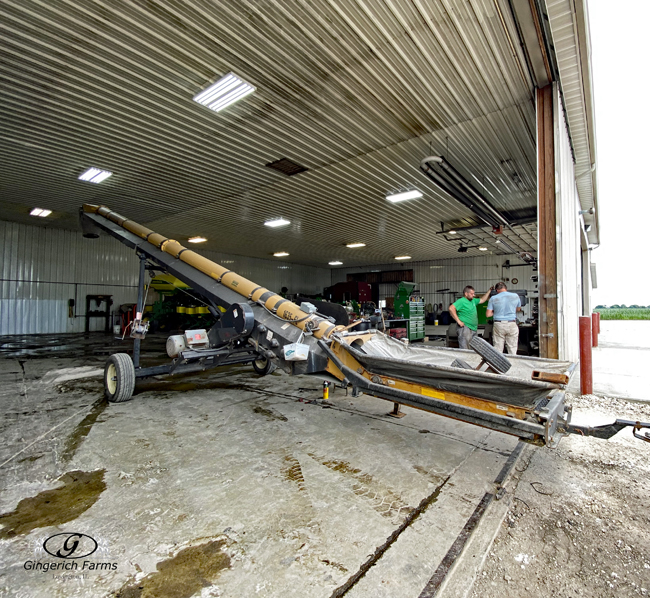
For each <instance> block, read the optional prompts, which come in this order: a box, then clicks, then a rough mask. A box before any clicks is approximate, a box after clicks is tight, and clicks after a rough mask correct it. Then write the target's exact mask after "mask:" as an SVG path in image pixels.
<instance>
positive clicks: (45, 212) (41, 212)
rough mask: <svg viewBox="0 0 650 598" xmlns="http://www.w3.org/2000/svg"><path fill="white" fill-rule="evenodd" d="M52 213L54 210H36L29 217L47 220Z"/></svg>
mask: <svg viewBox="0 0 650 598" xmlns="http://www.w3.org/2000/svg"><path fill="white" fill-rule="evenodd" d="M51 213H52V210H44V209H43V208H34V209H32V211H31V212H30V213H29V215H30V216H40V217H41V218H45V217H46V216H49V215H50V214H51Z"/></svg>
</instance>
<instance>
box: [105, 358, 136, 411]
mask: <svg viewBox="0 0 650 598" xmlns="http://www.w3.org/2000/svg"><path fill="white" fill-rule="evenodd" d="M134 388H135V367H134V366H133V361H132V360H131V356H130V355H128V354H127V353H115V354H114V355H111V356H110V357H109V358H108V361H107V362H106V366H105V367H104V394H105V395H106V398H107V399H108V401H109V402H110V403H123V402H124V401H128V400H130V399H131V398H132V397H133V389H134Z"/></svg>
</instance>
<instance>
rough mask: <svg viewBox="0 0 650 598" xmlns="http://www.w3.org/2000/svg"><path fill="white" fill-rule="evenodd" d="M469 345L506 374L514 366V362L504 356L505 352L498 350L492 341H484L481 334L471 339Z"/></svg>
mask: <svg viewBox="0 0 650 598" xmlns="http://www.w3.org/2000/svg"><path fill="white" fill-rule="evenodd" d="M469 346H470V347H471V348H472V349H474V351H476V352H477V353H478V354H479V355H480V356H481V357H482V358H483V359H485V362H486V363H488V364H489V365H490V366H491V367H492V368H494V369H495V370H496V371H497V372H499V373H500V374H505V373H506V372H507V371H508V370H509V369H510V368H511V367H512V364H511V363H510V361H508V359H506V358H505V357H504V355H503V353H500V352H499V351H497V350H496V349H495V348H494V347H493V346H492V345H491V344H490V343H488V342H486V341H484V340H483V339H482V338H481V337H480V336H475V337H474V338H473V339H472V340H471V341H470V343H469Z"/></svg>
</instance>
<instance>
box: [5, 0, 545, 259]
mask: <svg viewBox="0 0 650 598" xmlns="http://www.w3.org/2000/svg"><path fill="white" fill-rule="evenodd" d="M0 14H1V15H2V18H1V19H0V35H1V37H2V40H1V41H0V73H1V76H2V79H3V85H2V90H1V91H0V112H1V116H0V119H1V121H2V131H1V132H0V151H2V155H3V160H2V164H0V176H1V177H2V182H1V188H0V191H1V193H2V202H3V215H2V218H3V219H6V220H16V221H23V222H26V221H29V222H30V223H32V224H34V223H37V224H48V225H51V226H60V227H63V228H74V227H76V221H77V219H76V212H77V210H78V208H79V206H80V205H81V204H82V203H84V202H94V203H105V204H107V205H109V206H110V207H112V208H113V209H115V210H117V211H120V212H122V213H124V215H126V216H128V217H130V218H133V219H135V220H138V221H141V222H143V223H146V224H148V226H150V227H151V228H154V229H155V230H159V231H160V232H162V233H164V234H166V235H169V236H171V237H173V238H176V239H179V240H181V241H183V240H184V239H185V238H186V237H187V236H191V235H194V234H203V235H205V236H207V237H208V239H209V241H208V243H207V244H206V249H212V250H216V251H222V252H228V253H239V254H243V255H249V256H255V257H268V256H269V254H270V253H272V252H273V251H278V250H280V249H284V250H287V251H289V252H290V253H291V256H290V257H289V258H285V259H287V260H288V261H294V262H298V263H305V264H312V265H318V266H323V265H326V263H327V262H328V261H330V260H332V259H337V258H338V259H341V260H342V261H345V262H346V265H347V264H349V265H364V264H371V263H382V262H386V260H390V259H392V257H393V256H394V255H396V254H403V253H408V254H409V255H411V256H412V257H413V258H414V259H419V260H424V259H433V258H441V257H451V256H452V255H454V254H455V252H456V249H457V248H456V246H455V245H450V244H449V243H448V242H446V241H445V240H444V238H442V237H441V235H436V234H435V233H436V232H437V231H439V230H440V222H446V223H448V224H453V225H454V226H461V225H468V226H469V225H473V224H476V219H475V217H474V216H473V214H472V213H471V212H470V211H468V210H467V209H466V208H465V207H463V206H462V205H460V204H458V203H457V202H456V201H454V200H452V199H451V198H450V197H449V196H447V195H446V194H444V193H443V192H441V191H440V190H439V189H438V188H437V187H436V186H435V185H433V184H432V183H431V182H430V181H429V179H427V178H426V177H425V176H424V175H423V174H422V173H421V172H420V170H419V164H420V161H421V160H422V159H423V158H424V157H426V156H427V155H430V154H443V155H445V156H446V157H447V159H448V160H449V161H450V162H451V163H452V164H453V165H454V166H455V167H456V168H457V169H458V170H460V171H461V172H462V173H463V174H464V175H465V176H466V177H467V179H468V180H470V181H471V182H472V183H473V184H474V185H475V186H476V188H477V189H480V190H481V191H482V192H483V193H484V194H485V195H486V197H488V198H489V200H490V201H491V202H492V203H493V204H494V205H495V206H496V207H497V208H498V209H500V210H506V211H511V212H512V211H518V210H525V209H531V208H533V207H534V206H535V203H536V200H535V139H534V127H535V112H534V106H533V104H532V100H531V91H530V89H531V86H530V82H529V81H528V80H527V78H526V75H525V74H524V73H525V69H524V68H523V67H522V65H523V64H525V63H524V60H523V57H522V56H521V55H520V48H519V44H518V42H517V38H516V30H515V27H514V24H513V23H512V17H511V14H510V12H509V8H508V2H507V0H470V1H467V0H462V1H461V0H372V1H371V0H356V1H353V0H345V1H343V0H329V1H326V0H319V1H315V0H312V1H307V0H286V1H281V0H276V1H271V0H269V1H267V2H264V3H263V4H262V3H259V2H256V1H253V0H250V1H244V0H239V1H233V0H228V1H226V0H224V1H222V2H217V1H212V0H211V1H207V0H194V1H193V2H191V3H189V2H180V1H171V0H170V1H167V2H149V1H145V0H132V1H130V2H119V3H114V2H91V1H89V0H74V1H72V0H70V1H66V0H59V1H58V2H56V3H53V2H49V1H37V0H4V1H3V3H2V6H1V7H0ZM230 71H233V72H235V73H236V74H237V75H238V76H240V77H242V78H244V79H245V80H246V81H248V82H250V83H252V84H253V85H255V86H256V87H257V90H256V92H255V93H253V94H251V95H249V96H247V97H246V98H245V99H243V100H242V101H240V102H238V103H236V104H233V105H232V106H230V107H228V108H227V109H225V110H224V111H222V112H220V113H214V112H212V111H210V110H208V109H207V108H205V107H203V106H200V105H198V104H196V103H195V102H193V101H192V97H193V96H194V95H195V94H196V93H197V92H198V91H199V90H200V89H202V88H204V87H206V86H207V85H209V84H210V83H211V82H212V81H214V80H216V79H217V78H219V77H220V76H222V75H224V74H226V73H227V72H230ZM281 158H288V159H290V160H292V161H295V162H297V163H298V164H301V165H303V166H305V167H306V168H308V169H309V170H308V171H307V172H304V173H301V174H297V175H294V176H292V177H287V176H285V175H283V174H281V173H278V172H275V171H273V170H271V169H269V168H267V167H266V166H265V164H267V163H269V162H272V161H275V160H278V159H281ZM90 166H97V167H99V168H103V169H107V170H110V171H112V172H113V173H114V174H113V176H112V177H110V178H109V179H107V180H106V181H105V182H103V183H101V184H100V185H93V184H90V183H84V182H81V181H78V180H77V176H78V175H79V174H80V173H81V172H82V171H83V170H85V169H86V168H88V167H90ZM408 187H417V188H419V189H420V190H421V191H423V193H424V197H423V198H421V199H419V200H416V201H413V202H407V203H404V204H390V203H388V202H387V201H386V200H385V199H384V197H385V195H386V194H387V193H388V192H391V191H396V190H399V189H404V188H408ZM35 205H38V206H40V207H47V208H50V209H52V210H54V214H53V216H52V217H51V218H48V219H47V221H46V222H40V221H39V222H35V219H33V218H29V216H27V213H28V210H29V209H30V208H31V207H33V206H35ZM276 216H284V217H285V218H288V219H289V220H291V221H292V224H291V225H290V226H289V227H288V228H285V229H275V230H269V229H268V228H266V227H264V226H263V222H264V220H265V219H267V218H270V217H276ZM531 230H532V229H531ZM517 231H518V233H517V234H520V233H521V235H520V236H521V239H519V241H517V242H518V243H520V245H521V247H519V249H521V250H526V251H529V250H531V248H533V247H534V245H535V240H534V238H528V237H529V236H530V235H528V236H526V235H527V234H528V233H525V232H523V231H520V230H519V229H517ZM479 232H480V231H479ZM532 232H533V233H534V232H535V231H532ZM509 234H511V235H514V233H509ZM514 236H515V238H517V235H514ZM490 239H491V235H489V234H488V235H487V236H486V239H485V241H486V242H492V243H493V239H492V241H490ZM354 240H362V241H363V242H365V243H367V247H365V248H363V249H360V250H354V251H353V250H349V249H347V248H345V247H343V245H344V244H345V243H346V242H350V241H354Z"/></svg>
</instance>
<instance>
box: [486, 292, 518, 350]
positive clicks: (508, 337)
mask: <svg viewBox="0 0 650 598" xmlns="http://www.w3.org/2000/svg"><path fill="white" fill-rule="evenodd" d="M494 290H495V291H496V292H497V294H496V295H494V296H493V297H490V300H489V301H488V306H487V311H486V315H487V317H488V318H491V317H492V316H494V328H493V330H492V342H493V344H494V348H495V349H497V351H501V353H503V345H504V344H505V345H506V346H507V347H508V353H509V354H510V355H516V354H517V344H518V342H519V327H518V326H517V312H518V311H521V299H520V298H519V295H517V293H510V292H509V291H508V287H506V285H505V283H503V282H498V283H497V284H496V285H495V287H494Z"/></svg>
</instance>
